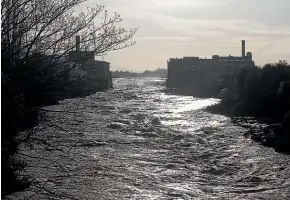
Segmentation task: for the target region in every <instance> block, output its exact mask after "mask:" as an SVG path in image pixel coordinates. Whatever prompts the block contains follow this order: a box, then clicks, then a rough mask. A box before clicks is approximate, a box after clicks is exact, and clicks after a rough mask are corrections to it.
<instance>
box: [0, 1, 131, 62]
mask: <svg viewBox="0 0 290 200" xmlns="http://www.w3.org/2000/svg"><path fill="white" fill-rule="evenodd" d="M85 1H86V0H3V1H2V2H1V6H2V7H1V15H2V16H1V18H2V22H1V26H2V31H1V33H2V39H1V43H2V57H5V58H6V59H10V60H13V61H16V60H19V59H28V57H29V56H30V55H32V54H33V53H40V54H47V55H55V56H58V57H63V56H64V55H66V54H67V53H68V51H70V50H72V49H73V48H74V47H75V43H74V42H73V40H74V36H75V35H76V34H78V35H81V38H82V39H81V43H82V45H83V46H84V47H85V49H86V50H90V51H93V52H94V53H95V55H97V56H98V55H102V54H105V53H107V52H109V51H115V50H119V49H123V48H126V47H129V46H131V45H133V44H134V42H129V40H130V39H132V37H133V36H134V34H135V33H136V31H137V28H134V29H130V30H126V29H124V28H119V27H118V26H117V25H118V24H119V23H120V22H121V21H122V20H123V19H122V18H121V17H120V15H118V14H116V13H115V15H114V16H112V17H109V14H108V12H107V10H105V8H104V6H99V5H96V6H94V7H92V8H87V9H86V10H85V11H81V12H79V13H77V12H76V11H75V8H76V7H77V6H79V5H81V4H82V3H83V2H85ZM97 21H98V22H97Z"/></svg>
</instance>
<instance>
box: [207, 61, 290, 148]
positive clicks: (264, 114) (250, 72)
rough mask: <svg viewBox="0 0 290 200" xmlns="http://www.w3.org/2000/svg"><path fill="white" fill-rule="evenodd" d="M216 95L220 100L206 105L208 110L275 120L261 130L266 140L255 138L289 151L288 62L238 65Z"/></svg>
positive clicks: (289, 90)
mask: <svg viewBox="0 0 290 200" xmlns="http://www.w3.org/2000/svg"><path fill="white" fill-rule="evenodd" d="M216 87H218V86H216ZM220 97H221V99H222V100H221V103H220V104H217V105H214V106H212V107H209V108H208V110H209V111H211V112H214V113H221V114H225V115H229V116H232V117H233V116H252V117H256V118H258V119H263V120H264V121H267V122H268V123H270V124H279V125H277V126H274V127H275V128H272V126H269V127H268V128H266V129H264V130H263V131H262V132H263V134H262V135H263V138H268V139H267V140H263V139H261V138H259V139H257V138H256V140H261V141H263V142H262V143H264V144H265V145H268V146H273V147H274V148H275V149H276V151H279V152H290V127H289V124H290V121H289V120H290V119H289V113H290V66H289V65H288V64H287V63H285V62H279V63H276V64H267V65H265V66H264V67H263V68H259V67H251V68H243V69H241V70H240V71H239V73H238V75H237V77H235V78H234V79H233V81H232V82H231V84H228V86H227V87H225V88H224V89H223V90H222V91H221V93H220ZM269 135H272V136H274V138H273V137H270V136H269ZM255 137H256V136H255ZM269 141H271V142H269ZM270 143H271V145H269V144H270Z"/></svg>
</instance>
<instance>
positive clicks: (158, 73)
mask: <svg viewBox="0 0 290 200" xmlns="http://www.w3.org/2000/svg"><path fill="white" fill-rule="evenodd" d="M112 77H113V78H125V77H161V78H165V77H167V69H161V68H158V69H156V70H152V71H151V70H145V71H144V72H141V73H138V72H131V71H128V70H125V71H123V70H116V71H112Z"/></svg>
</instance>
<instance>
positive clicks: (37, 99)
mask: <svg viewBox="0 0 290 200" xmlns="http://www.w3.org/2000/svg"><path fill="white" fill-rule="evenodd" d="M83 2H85V0H63V1H58V0H52V1H42V0H15V1H10V0H3V1H1V19H2V20H1V64H2V68H1V84H2V86H1V89H2V95H1V100H2V105H1V107H2V112H1V115H2V121H1V124H2V130H1V132H2V133H1V139H2V142H1V153H2V155H1V161H2V162H1V167H2V171H1V172H2V177H1V182H2V188H1V189H2V193H1V196H2V197H5V196H6V195H8V194H11V193H13V192H15V191H18V190H22V189H25V188H26V187H28V186H29V183H30V180H29V178H27V177H21V176H20V175H19V172H20V171H21V170H22V169H23V168H24V167H25V163H23V162H20V161H18V159H17V151H18V148H19V145H20V144H21V143H23V142H28V141H29V139H30V138H31V134H30V133H29V131H26V132H23V131H24V130H27V129H29V128H32V127H34V126H35V125H36V123H37V120H38V115H39V109H40V107H42V106H45V105H50V104H56V103H57V102H58V100H60V99H64V98H68V97H73V96H82V95H84V93H83V92H82V87H83V86H84V85H85V84H86V82H87V80H86V79H80V78H78V77H75V78H74V79H73V80H72V79H71V78H72V77H71V72H72V71H74V70H76V69H78V68H79V67H80V65H79V63H69V62H68V61H67V57H68V52H69V51H71V50H73V49H74V48H75V45H74V44H75V42H73V40H74V37H75V35H78V34H79V35H81V36H82V40H81V41H80V42H81V44H82V46H83V47H85V48H86V49H87V50H90V51H92V52H94V54H95V55H96V56H100V55H103V54H105V53H106V52H109V51H115V50H119V49H123V48H126V47H129V46H131V45H134V42H129V40H130V39H131V38H132V37H133V36H134V34H135V32H136V31H137V28H134V29H130V30H126V29H124V28H119V27H118V26H117V25H118V24H119V23H121V22H122V18H121V17H120V15H118V14H116V13H115V15H112V16H109V14H108V12H107V11H106V10H105V9H104V6H99V5H96V6H95V7H92V8H88V9H87V10H86V11H84V12H76V8H77V7H78V6H79V5H80V4H82V3H83ZM98 18H100V19H101V22H100V23H99V24H96V23H95V21H97V20H96V19H98ZM76 82H77V84H76ZM72 85H78V86H77V88H75V87H71V86H72ZM69 89H71V90H69ZM90 92H95V91H90ZM85 94H88V93H87V92H86V93H85ZM27 132H28V133H27Z"/></svg>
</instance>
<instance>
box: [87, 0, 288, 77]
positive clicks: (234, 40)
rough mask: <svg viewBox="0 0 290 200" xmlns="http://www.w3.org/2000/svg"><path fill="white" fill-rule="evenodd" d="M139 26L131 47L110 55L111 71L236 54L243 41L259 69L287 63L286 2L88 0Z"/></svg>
mask: <svg viewBox="0 0 290 200" xmlns="http://www.w3.org/2000/svg"><path fill="white" fill-rule="evenodd" d="M95 4H99V5H104V6H105V7H106V9H107V10H108V12H109V13H114V12H117V13H118V14H120V15H121V17H122V18H123V19H124V21H123V22H122V23H121V24H120V26H122V27H124V28H134V27H139V30H138V32H137V33H136V35H135V36H134V38H133V41H136V44H135V45H134V46H132V47H130V48H127V49H123V50H120V51H116V52H110V53H108V55H106V56H105V57H104V60H106V61H108V62H110V63H111V69H112V70H132V71H143V70H145V69H151V70H152V69H156V68H158V67H160V68H166V67H167V60H168V59H169V58H173V57H174V58H175V57H183V56H198V57H202V58H205V57H206V58H211V57H212V55H214V54H216V55H221V56H228V55H233V56H240V55H241V40H246V52H252V54H253V59H254V61H255V62H256V64H257V65H263V64H265V63H273V62H277V61H279V60H288V63H289V62H290V12H289V8H290V0H167V1H166V0H88V1H87V2H86V3H85V4H84V5H82V6H92V5H95Z"/></svg>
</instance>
